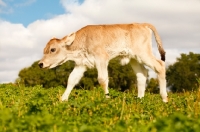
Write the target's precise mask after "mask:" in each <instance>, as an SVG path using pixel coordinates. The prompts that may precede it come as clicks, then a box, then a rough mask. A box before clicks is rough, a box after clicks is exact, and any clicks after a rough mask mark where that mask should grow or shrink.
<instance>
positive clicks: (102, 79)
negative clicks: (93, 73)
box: [96, 59, 110, 98]
mask: <svg viewBox="0 0 200 132" xmlns="http://www.w3.org/2000/svg"><path fill="white" fill-rule="evenodd" d="M97 60H98V61H96V68H97V72H98V82H99V84H100V85H101V87H102V88H103V90H104V93H105V96H106V98H110V96H109V91H108V69H107V67H108V61H107V60H104V59H103V61H101V59H97Z"/></svg>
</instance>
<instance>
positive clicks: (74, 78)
mask: <svg viewBox="0 0 200 132" xmlns="http://www.w3.org/2000/svg"><path fill="white" fill-rule="evenodd" d="M85 71H86V67H85V66H75V67H74V69H73V71H72V72H71V74H70V75H69V78H68V83H67V89H66V90H65V92H64V94H63V95H62V97H61V100H62V101H67V100H68V97H69V94H70V93H71V91H72V89H73V88H74V86H75V85H76V84H77V83H78V82H79V81H80V79H81V78H82V76H83V73H84V72H85Z"/></svg>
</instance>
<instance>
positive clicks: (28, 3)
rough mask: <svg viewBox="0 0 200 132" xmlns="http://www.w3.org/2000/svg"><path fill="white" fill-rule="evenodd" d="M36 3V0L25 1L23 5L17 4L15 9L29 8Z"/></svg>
mask: <svg viewBox="0 0 200 132" xmlns="http://www.w3.org/2000/svg"><path fill="white" fill-rule="evenodd" d="M34 2H36V0H25V1H24V2H22V3H17V4H15V7H24V6H29V5H31V4H33V3H34Z"/></svg>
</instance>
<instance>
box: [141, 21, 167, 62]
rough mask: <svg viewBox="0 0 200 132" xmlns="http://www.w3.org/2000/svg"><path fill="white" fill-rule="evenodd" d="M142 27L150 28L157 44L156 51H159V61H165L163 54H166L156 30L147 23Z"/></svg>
mask: <svg viewBox="0 0 200 132" xmlns="http://www.w3.org/2000/svg"><path fill="white" fill-rule="evenodd" d="M144 25H145V26H147V27H148V28H150V29H151V30H152V31H153V33H154V36H155V40H156V42H157V47H158V51H159V53H160V56H161V60H163V61H165V53H166V52H165V50H164V49H163V45H162V41H161V39H160V36H159V34H158V32H157V30H156V28H155V27H154V26H153V25H151V24H148V23H145V24H144Z"/></svg>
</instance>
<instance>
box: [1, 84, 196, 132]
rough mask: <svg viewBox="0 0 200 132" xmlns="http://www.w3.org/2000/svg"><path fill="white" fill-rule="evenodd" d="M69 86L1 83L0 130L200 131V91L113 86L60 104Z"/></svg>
mask: <svg viewBox="0 0 200 132" xmlns="http://www.w3.org/2000/svg"><path fill="white" fill-rule="evenodd" d="M64 90H65V88H63V87H54V88H49V89H45V88H42V87H41V86H35V87H24V86H18V85H13V84H0V96H1V98H0V131H1V132H169V131H170V132H199V131H200V91H195V92H185V93H181V94H178V93H169V102H168V103H163V102H162V99H161V97H160V95H159V94H150V93H146V94H145V97H144V98H142V99H138V98H136V95H137V93H136V91H132V92H124V93H123V92H119V91H116V90H113V89H110V95H111V99H106V98H104V94H103V90H102V89H101V88H95V89H94V90H90V91H89V90H81V89H79V90H77V89H74V90H73V91H72V93H71V95H70V97H69V100H68V102H61V101H60V100H59V99H60V96H61V95H62V94H63V92H64Z"/></svg>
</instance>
